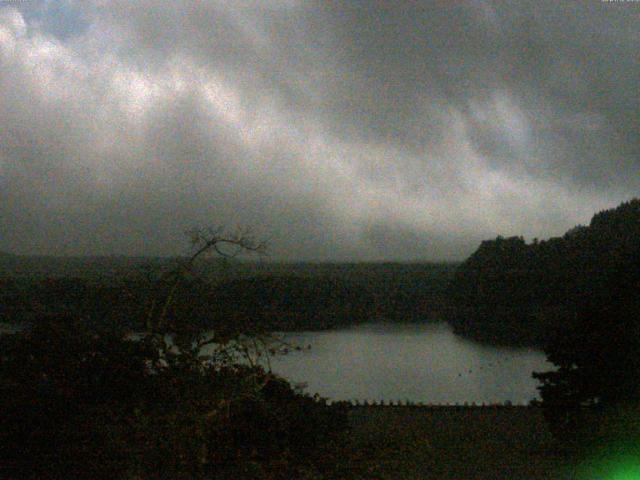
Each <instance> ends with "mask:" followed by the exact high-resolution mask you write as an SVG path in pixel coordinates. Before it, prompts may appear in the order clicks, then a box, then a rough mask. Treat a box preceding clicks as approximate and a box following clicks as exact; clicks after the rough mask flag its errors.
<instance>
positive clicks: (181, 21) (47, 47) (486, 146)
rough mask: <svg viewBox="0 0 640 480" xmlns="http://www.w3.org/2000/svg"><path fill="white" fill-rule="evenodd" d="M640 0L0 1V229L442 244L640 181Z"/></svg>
mask: <svg viewBox="0 0 640 480" xmlns="http://www.w3.org/2000/svg"><path fill="white" fill-rule="evenodd" d="M639 58H640V2H631V1H627V2H623V1H618V2H602V1H600V0H580V1H570V0H552V1H543V0H532V1H523V0H518V1H515V0H514V1H497V0H496V1H489V0H432V1H425V2H421V1H419V0H411V1H409V0H407V1H401V0H377V1H361V2H359V1H356V0H350V1H345V2H339V1H328V0H324V1H312V0H308V1H304V0H229V1H219V0H212V1H204V0H203V1H200V0H198V1H195V0H194V1H181V0H171V1H165V0H136V1H131V0H122V1H119V0H113V1H89V0H82V1H63V0H58V1H36V0H24V1H18V0H14V1H7V0H5V1H2V0H0V249H2V250H8V251H12V252H15V253H43V254H60V255H63V254H64V255H70V254H137V255H139V254H150V255H156V254H175V253H180V252H183V251H184V248H185V247H186V246H187V244H186V242H185V237H184V235H183V233H182V232H183V231H184V230H185V229H187V228H190V227H193V226H197V225H201V226H217V225H224V226H228V227H230V228H234V227H236V226H249V227H251V228H252V229H253V230H254V232H256V234H257V235H258V236H260V237H262V238H266V239H268V240H269V243H270V251H271V255H272V257H273V258H275V259H290V260H301V259H306V260H458V259H463V258H465V257H466V256H467V255H469V254H470V253H471V252H472V251H473V250H474V249H475V248H476V247H477V245H478V243H479V242H480V241H481V240H482V239H486V238H494V237H495V236H497V235H503V236H509V235H523V236H524V237H525V238H527V239H531V238H533V237H538V238H547V237H550V236H557V235H561V234H562V233H564V232H565V231H566V230H567V229H569V228H571V227H573V226H575V225H576V224H580V223H583V224H584V223H587V222H588V221H589V219H590V217H591V215H592V214H593V213H594V212H596V211H598V210H602V209H604V208H611V207H614V206H616V205H617V204H618V203H620V202H621V201H624V200H628V199H630V198H632V197H634V196H638V195H640V155H639V154H640V125H639V121H640V95H639V93H638V89H639V86H640V78H639V77H640V64H639Z"/></svg>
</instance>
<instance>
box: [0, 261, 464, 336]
mask: <svg viewBox="0 0 640 480" xmlns="http://www.w3.org/2000/svg"><path fill="white" fill-rule="evenodd" d="M171 262H172V260H171V259H151V260H150V259H146V261H145V259H126V258H118V257H112V258H109V257H96V258H92V259H79V258H72V259H60V258H47V257H18V256H15V257H5V258H4V259H3V261H2V263H3V268H2V271H3V276H0V287H1V288H0V322H10V323H20V322H27V323H28V322H30V321H32V320H33V319H34V318H37V317H38V316H40V315H42V314H62V313H64V314H73V315H77V316H81V317H85V318H87V319H91V321H93V322H100V323H102V324H106V323H113V322H116V323H118V324H121V325H126V326H128V327H133V328H138V327H141V326H140V325H132V324H131V322H134V321H139V320H140V319H141V318H144V315H142V312H144V311H146V310H147V309H148V308H149V302H150V301H151V299H152V296H153V295H152V293H153V292H154V290H153V289H150V286H152V285H155V284H154V282H153V281H150V278H153V277H154V276H155V275H157V274H158V272H161V271H162V270H163V269H164V268H166V267H167V266H169V265H171ZM83 265H84V267H83ZM454 269H455V265H452V264H395V263H380V264H367V263H362V264H360V263H347V264H311V263H298V264H281V263H266V262H265V263H221V262H203V264H202V265H200V266H199V268H198V270H197V271H195V272H194V275H191V276H189V277H188V278H185V279H184V280H183V281H182V282H181V283H180V285H179V291H178V292H177V294H176V295H175V297H176V301H175V303H174V304H173V305H172V308H171V311H170V312H169V314H170V315H172V316H173V317H175V318H184V317H185V316H188V317H189V318H190V319H191V321H193V322H196V323H198V324H199V325H202V326H207V325H209V326H211V327H214V326H215V327H217V326H220V325H222V324H224V323H234V324H236V323H238V322H240V323H254V324H257V325H260V327H262V328H266V329H270V330H301V329H309V330H312V329H327V328H334V327H340V326H345V325H352V324H356V323H362V322H366V321H376V320H384V321H419V320H423V319H427V318H429V319H432V318H439V317H440V315H441V312H442V310H443V306H444V305H445V303H446V299H445V294H446V288H447V284H448V282H449V280H450V278H451V275H452V274H453V271H454ZM154 288H155V287H154ZM133 319H136V320H133Z"/></svg>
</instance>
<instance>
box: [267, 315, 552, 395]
mask: <svg viewBox="0 0 640 480" xmlns="http://www.w3.org/2000/svg"><path fill="white" fill-rule="evenodd" d="M285 338H286V339H287V340H288V341H290V342H293V343H295V344H297V345H311V349H310V350H307V351H302V352H293V353H289V354H288V355H284V356H279V357H276V358H274V359H272V361H271V364H272V368H273V371H274V372H276V373H279V374H281V375H282V376H284V377H286V378H287V379H289V380H291V381H292V382H306V383H307V384H308V387H307V388H306V391H307V392H308V393H311V394H313V393H318V394H320V395H321V396H323V397H327V398H330V399H333V400H354V399H358V400H365V399H366V400H369V401H371V400H375V401H379V400H385V401H389V400H394V401H396V400H402V401H405V400H407V399H408V400H411V401H414V402H425V403H464V402H469V403H471V402H476V403H483V402H484V403H493V402H504V401H507V400H508V401H511V402H513V403H527V402H528V401H529V400H531V399H533V398H537V390H536V388H535V387H536V381H535V380H534V379H533V378H531V372H532V371H540V370H549V369H550V368H551V365H550V364H549V363H547V362H546V359H545V356H544V354H543V353H541V352H538V351H535V350H531V349H510V348H496V347H487V346H484V345H479V344H477V343H474V342H472V341H469V340H465V339H462V338H460V337H458V336H456V335H454V334H453V332H452V330H451V328H450V327H449V326H448V325H447V324H430V325H425V324H417V325H416V324H366V325H361V326H356V327H352V328H347V329H343V330H332V331H325V332H303V333H296V334H293V333H292V334H286V337H285Z"/></svg>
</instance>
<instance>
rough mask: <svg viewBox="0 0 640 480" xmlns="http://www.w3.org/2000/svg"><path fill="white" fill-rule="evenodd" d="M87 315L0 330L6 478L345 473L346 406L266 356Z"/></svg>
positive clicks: (0, 472) (1, 445) (1, 470)
mask: <svg viewBox="0 0 640 480" xmlns="http://www.w3.org/2000/svg"><path fill="white" fill-rule="evenodd" d="M85 325H86V322H82V321H80V320H78V319H73V318H61V317H58V318H53V319H51V318H48V319H41V320H40V321H38V322H36V323H35V324H34V327H33V328H31V329H28V330H25V331H22V332H18V333H16V334H11V335H5V336H3V337H0V424H1V425H2V426H3V428H2V430H1V431H0V476H1V477H2V478H15V479H31V478H38V479H70V478H73V479H80V478H92V479H101V478H105V479H106V478H109V479H118V478H123V479H129V478H130V479H133V478H138V479H155V478H157V479H168V478H171V479H180V478H190V479H191V478H209V479H216V478H240V479H243V478H245V479H251V478H255V479H258V478H268V479H280V478H282V479H285V478H322V477H323V476H326V477H331V476H333V473H332V472H333V468H334V466H335V462H336V459H337V453H338V452H337V451H336V448H337V445H338V444H339V442H338V441H337V440H338V438H339V437H340V435H341V434H342V432H343V430H344V429H345V427H346V413H345V412H344V410H341V408H340V407H336V406H328V405H326V403H325V402H324V401H322V400H318V399H313V398H310V397H308V396H303V395H301V394H299V393H297V392H295V391H294V390H293V389H292V388H291V386H290V385H289V384H288V383H287V382H286V381H285V380H283V379H280V378H278V377H276V376H274V375H273V374H270V373H267V372H265V371H264V370H263V369H262V368H260V367H257V366H245V365H241V364H238V363H233V362H231V361H221V360H216V361H205V360H203V359H201V358H199V357H195V356H193V355H191V354H190V353H189V352H185V353H178V352H174V353H171V352H169V351H167V350H163V348H161V347H162V345H161V344H160V343H161V341H160V340H159V339H158V337H154V336H148V337H144V338H142V339H139V340H137V341H134V340H130V339H127V338H126V336H125V335H124V333H123V332H117V331H98V330H95V329H89V328H87V327H86V326H85ZM163 352H164V353H163Z"/></svg>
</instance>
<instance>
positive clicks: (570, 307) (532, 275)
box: [447, 199, 640, 347]
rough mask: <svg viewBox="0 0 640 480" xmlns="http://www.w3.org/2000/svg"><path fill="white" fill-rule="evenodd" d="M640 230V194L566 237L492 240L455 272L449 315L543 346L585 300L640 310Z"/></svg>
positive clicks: (497, 339) (475, 334)
mask: <svg viewBox="0 0 640 480" xmlns="http://www.w3.org/2000/svg"><path fill="white" fill-rule="evenodd" d="M639 238H640V199H633V200H630V201H628V202H624V203H622V204H621V205H619V206H618V207H616V208H613V209H610V210H605V211H601V212H599V213H596V214H595V215H594V216H593V218H592V219H591V222H590V223H589V225H588V226H582V225H578V226H576V227H574V228H572V229H570V230H569V231H567V232H566V233H565V234H564V235H563V236H562V237H555V238H550V239H548V240H541V241H538V240H537V239H534V240H533V242H531V243H526V242H525V240H524V239H523V238H522V237H510V238H503V237H497V238H496V239H495V240H487V241H484V242H482V244H481V245H480V246H479V247H478V249H477V250H476V251H475V252H474V253H473V254H472V255H471V256H470V257H469V258H468V259H467V260H465V261H464V262H463V263H462V264H461V265H460V266H459V267H458V269H457V270H456V272H455V274H454V276H453V278H452V280H451V283H450V285H449V287H448V290H447V299H448V304H449V305H450V306H451V308H450V309H449V310H448V311H447V320H448V321H449V322H450V323H451V324H452V325H453V326H454V328H455V330H456V332H457V333H459V334H461V335H466V336H470V337H472V338H474V339H476V340H479V341H484V342H489V343H493V344H500V343H502V344H508V345H534V346H539V347H541V346H544V345H545V344H546V343H547V342H548V341H549V340H550V339H552V338H554V337H555V336H557V333H558V329H561V328H565V327H566V326H567V325H568V324H571V323H572V322H573V319H574V318H575V316H576V312H577V311H578V310H579V309H580V308H581V306H584V305H587V304H592V305H594V304H598V305H601V306H605V305H611V304H616V305H624V306H625V308H628V309H629V310H633V311H635V312H636V313H640V310H639V303H638V295H637V292H638V288H639V282H640V269H639V268H638V265H640V242H639V241H638V239H639ZM635 318H640V316H639V315H635Z"/></svg>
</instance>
